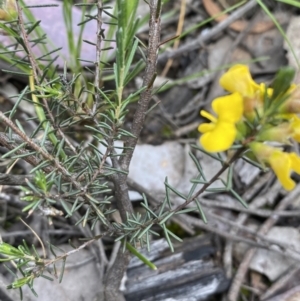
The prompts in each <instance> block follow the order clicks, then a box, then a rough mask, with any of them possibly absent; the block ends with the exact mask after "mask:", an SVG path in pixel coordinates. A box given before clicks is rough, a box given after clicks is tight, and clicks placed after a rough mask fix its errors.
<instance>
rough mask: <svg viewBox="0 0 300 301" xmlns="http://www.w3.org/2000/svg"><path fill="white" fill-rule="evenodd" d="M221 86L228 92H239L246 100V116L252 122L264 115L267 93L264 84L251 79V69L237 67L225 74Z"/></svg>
mask: <svg viewBox="0 0 300 301" xmlns="http://www.w3.org/2000/svg"><path fill="white" fill-rule="evenodd" d="M220 85H221V86H222V87H223V88H224V89H225V90H227V91H228V92H231V93H234V92H238V93H240V94H241V95H242V96H243V99H244V115H245V117H247V118H248V119H250V120H252V119H253V118H255V117H256V116H257V113H258V114H259V115H261V114H262V113H263V100H264V97H265V93H266V85H265V84H264V83H261V84H257V83H256V82H255V81H254V80H253V79H252V77H251V74H250V71H249V67H248V66H246V65H241V64H238V65H235V66H233V67H231V68H229V70H228V71H227V72H226V73H224V74H223V75H222V76H221V78H220ZM267 93H268V95H269V96H271V95H272V93H273V90H272V89H270V88H268V89H267Z"/></svg>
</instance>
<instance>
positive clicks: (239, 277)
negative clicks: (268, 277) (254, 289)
mask: <svg viewBox="0 0 300 301" xmlns="http://www.w3.org/2000/svg"><path fill="white" fill-rule="evenodd" d="M299 193H300V185H297V187H296V188H295V189H294V190H293V191H292V192H291V193H289V194H288V195H287V196H286V197H285V198H284V199H282V200H281V202H280V203H279V204H278V205H277V207H276V208H275V211H274V215H273V216H272V217H270V218H268V219H267V220H266V221H265V222H264V223H263V225H262V226H261V227H260V228H259V230H258V234H260V235H266V234H267V233H268V231H269V230H270V229H271V228H272V227H273V226H274V225H275V224H276V222H277V221H278V219H279V216H277V215H276V212H277V211H281V210H284V209H285V208H286V207H287V206H288V205H289V203H290V202H291V201H292V200H293V199H294V198H295V197H296V196H297V195H299ZM256 251H257V249H256V248H252V249H249V250H248V251H247V253H246V254H245V256H244V259H243V261H242V262H241V264H240V266H239V268H238V270H237V272H236V274H235V277H234V279H233V282H232V285H231V287H230V290H229V292H228V301H236V300H237V299H238V296H239V291H240V287H241V285H242V283H243V281H244V278H245V275H246V272H247V270H248V267H249V264H250V262H251V260H252V258H253V256H254V255H255V253H256Z"/></svg>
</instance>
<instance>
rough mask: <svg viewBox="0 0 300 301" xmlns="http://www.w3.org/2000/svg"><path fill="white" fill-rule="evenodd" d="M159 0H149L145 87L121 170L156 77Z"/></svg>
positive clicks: (125, 166)
mask: <svg viewBox="0 0 300 301" xmlns="http://www.w3.org/2000/svg"><path fill="white" fill-rule="evenodd" d="M160 3H161V1H160V0H150V2H149V5H150V20H149V44H148V50H147V63H146V69H145V74H144V80H143V87H147V88H146V90H145V91H144V92H142V93H141V96H140V99H139V101H138V104H137V109H136V111H135V114H134V117H133V122H132V127H131V133H132V134H133V135H134V136H135V137H134V138H133V137H128V138H127V140H126V141H125V144H124V145H125V147H127V148H131V149H127V150H126V153H125V155H124V156H121V158H120V165H121V167H122V169H123V170H128V168H129V165H130V161H131V158H132V155H133V152H134V148H135V146H136V144H137V141H138V138H139V136H140V133H141V131H142V128H143V125H144V121H145V117H146V113H147V110H148V107H149V103H150V100H151V97H152V89H153V82H154V80H155V77H156V63H157V53H158V48H159V42H160V14H161V5H158V4H160Z"/></svg>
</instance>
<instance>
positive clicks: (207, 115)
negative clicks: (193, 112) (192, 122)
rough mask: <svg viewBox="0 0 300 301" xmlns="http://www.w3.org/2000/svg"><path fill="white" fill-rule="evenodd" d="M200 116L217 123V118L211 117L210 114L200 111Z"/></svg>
mask: <svg viewBox="0 0 300 301" xmlns="http://www.w3.org/2000/svg"><path fill="white" fill-rule="evenodd" d="M200 115H201V116H203V117H205V118H207V119H208V120H210V121H211V122H217V118H216V117H215V116H213V115H212V114H210V113H208V112H206V111H204V110H201V111H200Z"/></svg>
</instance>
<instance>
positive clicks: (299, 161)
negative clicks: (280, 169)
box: [290, 153, 300, 174]
mask: <svg viewBox="0 0 300 301" xmlns="http://www.w3.org/2000/svg"><path fill="white" fill-rule="evenodd" d="M290 160H291V165H292V170H294V171H295V172H296V173H297V174H300V158H299V157H298V155H297V154H296V153H290Z"/></svg>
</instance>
